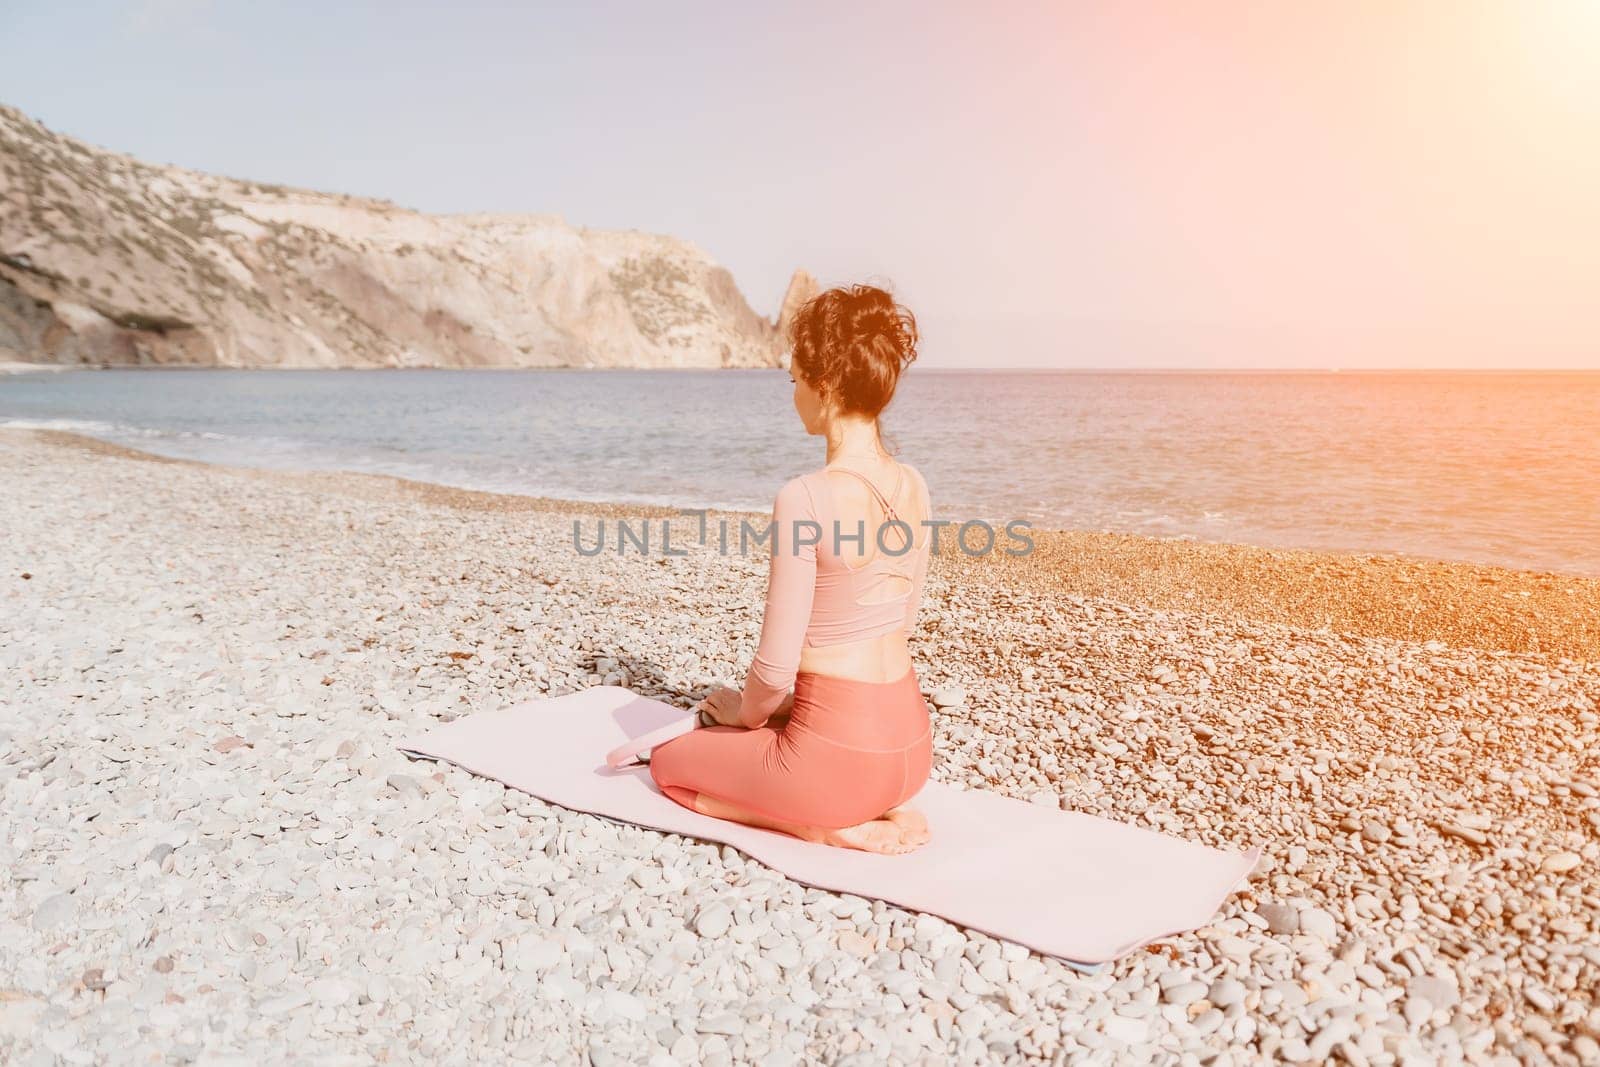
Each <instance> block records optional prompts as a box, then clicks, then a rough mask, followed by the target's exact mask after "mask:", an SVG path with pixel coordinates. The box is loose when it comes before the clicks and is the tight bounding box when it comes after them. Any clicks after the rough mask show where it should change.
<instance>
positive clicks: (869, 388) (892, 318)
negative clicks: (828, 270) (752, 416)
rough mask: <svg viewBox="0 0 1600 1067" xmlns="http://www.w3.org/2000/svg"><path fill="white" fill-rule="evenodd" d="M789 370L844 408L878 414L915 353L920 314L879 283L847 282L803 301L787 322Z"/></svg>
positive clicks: (844, 411)
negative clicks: (790, 355)
mask: <svg viewBox="0 0 1600 1067" xmlns="http://www.w3.org/2000/svg"><path fill="white" fill-rule="evenodd" d="M789 334H790V336H789V340H790V341H791V343H792V344H793V345H794V356H793V358H792V359H791V360H790V363H789V368H790V370H791V371H796V372H798V373H799V375H800V377H801V378H803V379H804V380H805V381H806V382H807V383H808V384H810V385H811V387H812V388H814V389H816V390H817V391H818V392H820V393H821V394H822V396H823V397H824V398H825V399H826V400H829V401H831V402H832V403H833V404H834V405H836V407H837V409H838V410H839V411H840V412H843V413H847V414H859V415H866V416H868V417H871V418H876V417H877V416H878V413H879V412H881V411H882V410H883V409H884V408H886V407H888V406H889V401H890V400H892V399H893V398H894V390H895V386H896V385H898V384H899V382H900V372H901V371H902V370H904V369H905V368H906V367H907V366H909V365H910V364H911V361H912V360H914V359H916V358H917V339H918V335H917V320H916V317H915V316H914V315H912V314H911V312H910V311H909V310H908V309H906V308H905V307H904V306H902V305H900V304H897V303H895V301H894V297H892V296H890V295H889V293H888V292H887V291H885V290H883V289H880V288H878V287H877V286H875V285H845V286H840V287H838V288H836V289H829V290H827V291H825V292H822V293H818V294H817V295H816V296H814V297H812V298H811V299H810V300H808V301H806V302H805V303H804V304H803V305H801V307H800V310H799V311H797V312H796V313H795V316H794V319H793V320H792V322H791V323H790V327H789Z"/></svg>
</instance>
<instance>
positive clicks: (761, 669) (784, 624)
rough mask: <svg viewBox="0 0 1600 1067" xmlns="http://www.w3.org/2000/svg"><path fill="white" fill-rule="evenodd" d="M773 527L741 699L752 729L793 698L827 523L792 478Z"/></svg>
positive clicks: (742, 718) (775, 508) (777, 504)
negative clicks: (761, 609)
mask: <svg viewBox="0 0 1600 1067" xmlns="http://www.w3.org/2000/svg"><path fill="white" fill-rule="evenodd" d="M772 523H773V527H772V529H773V533H772V565H771V570H770V571H769V572H768V574H767V604H766V612H765V614H764V615H763V616H762V620H761V641H760V643H759V645H758V646H757V648H756V655H755V659H753V660H751V662H750V672H749V673H748V674H747V675H746V676H745V682H744V691H743V694H742V695H741V697H740V701H739V723H740V725H742V726H745V727H748V728H751V729H754V728H755V727H758V726H760V725H762V724H763V723H765V722H766V721H767V719H769V718H770V717H771V716H772V715H773V714H775V713H776V712H777V711H778V710H779V709H780V708H782V707H783V705H784V703H785V702H786V701H787V700H790V699H792V698H790V696H789V687H790V686H792V685H793V684H794V679H795V675H796V673H798V671H799V669H800V647H801V644H802V643H803V642H804V641H805V634H806V626H807V625H809V623H810V622H811V604H812V601H813V600H814V599H815V597H816V587H817V542H818V541H819V540H821V538H822V524H821V523H820V522H819V521H817V511H816V506H815V504H814V503H813V502H812V500H811V493H810V491H809V490H807V489H806V485H805V482H804V481H803V480H802V479H800V478H794V479H791V480H790V481H788V482H786V483H785V484H784V486H783V488H782V489H780V490H779V491H778V497H777V500H775V501H774V502H773V505H772Z"/></svg>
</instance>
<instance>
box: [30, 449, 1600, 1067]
mask: <svg viewBox="0 0 1600 1067" xmlns="http://www.w3.org/2000/svg"><path fill="white" fill-rule="evenodd" d="M0 479H3V485H4V490H3V491H0V518H3V530H4V533H3V536H0V620H3V621H0V929H3V931H4V936H3V937H0V1062H5V1063H14V1064H19V1065H29V1067H35V1065H37V1067H45V1065H54V1064H98V1063H108V1062H118V1063H130V1064H131V1063H140V1064H144V1063H153V1064H169V1063H185V1064H187V1063H194V1064H259V1063H308V1064H367V1063H374V1062H376V1063H413V1062H426V1063H439V1064H475V1063H528V1064H544V1063H559V1064H568V1063H579V1064H636V1063H638V1064H650V1065H651V1067H672V1065H680V1064H681V1065H691V1064H705V1065H716V1064H735V1063H760V1064H763V1065H780V1067H781V1065H788V1064H809V1063H838V1064H885V1063H888V1064H946V1063H974V1064H976V1063H993V1062H1004V1063H1050V1064H1060V1063H1091V1064H1121V1063H1165V1064H1182V1065H1201V1064H1216V1065H1225V1064H1246V1063H1265V1062H1290V1063H1325V1062H1342V1063H1349V1064H1356V1065H1363V1064H1372V1065H1389V1064H1405V1065H1412V1064H1419V1065H1420V1064H1434V1063H1473V1064H1496V1065H1498V1064H1506V1065H1511V1064H1543V1063H1552V1064H1592V1063H1597V1062H1600V579H1592V578H1583V577H1576V576H1572V575H1556V574H1541V573H1536V572H1530V571H1516V570H1507V569H1503V568H1495V567H1480V566H1475V565H1470V564H1463V563H1445V562H1436V561H1428V560H1420V559H1409V558H1401V557H1389V556H1363V555H1358V554H1332V553H1314V552H1302V551H1288V550H1269V549H1256V548H1248V547H1244V546H1237V545H1212V544H1204V543H1198V542H1185V541H1165V540H1155V539H1143V538H1136V537H1125V536H1118V535H1109V534H1089V533H1049V532H1045V531H1034V538H1035V542H1036V546H1037V547H1036V551H1035V552H1033V553H1031V554H1029V555H1027V556H1018V557H1003V556H985V557H966V556H962V555H960V554H952V555H941V556H938V557H936V558H935V559H934V560H933V565H932V569H931V571H930V574H929V577H928V580H927V586H926V589H925V593H924V599H923V603H922V607H921V612H920V615H919V633H918V634H917V636H916V637H915V638H914V639H913V641H912V654H913V657H914V660H915V663H916V669H917V672H918V676H919V678H920V680H921V682H922V684H923V687H924V690H925V694H926V695H927V697H928V698H929V700H930V702H931V704H932V705H933V707H934V709H935V711H934V730H935V750H934V768H933V777H934V778H935V779H937V780H940V781H942V782H946V783H950V784H952V785H957V786H960V787H964V788H974V789H986V790H993V791H998V792H1001V793H1004V794H1007V795H1010V796H1014V797H1017V798H1020V799H1023V800H1027V801H1031V802H1035V803H1040V804H1050V805H1057V806H1060V807H1061V808H1063V809H1068V810H1076V811H1084V812H1089V813H1093V814H1096V815H1100V816H1103V817H1106V818H1111V819H1116V820H1119V821H1122V822H1126V823H1130V824H1134V825H1138V826H1143V827H1146V828H1149V829H1154V830H1159V831H1161V832H1164V833H1168V834H1172V835H1174V836H1178V837H1182V838H1185V839H1189V840H1194V841H1199V842H1202V843H1205V844H1208V845H1212V846H1214V847H1218V848H1224V849H1229V850H1242V849H1246V848H1249V847H1251V846H1253V845H1256V844H1261V845H1263V846H1264V849H1265V852H1264V855H1263V858H1262V862H1261V864H1260V865H1259V866H1258V867H1257V869H1256V870H1255V871H1254V872H1252V874H1251V876H1250V878H1249V879H1248V881H1247V883H1246V884H1245V885H1244V886H1243V887H1242V888H1241V889H1240V890H1239V891H1238V892H1236V893H1235V894H1233V895H1232V896H1230V897H1229V898H1228V899H1227V900H1226V901H1225V902H1224V903H1223V905H1222V907H1221V908H1220V909H1219V911H1218V913H1217V914H1216V916H1215V917H1214V919H1213V921H1212V922H1211V923H1209V924H1208V925H1206V926H1204V927H1201V928H1199V929H1197V930H1195V931H1192V932H1190V933H1186V934H1182V935H1179V936H1174V937H1171V938H1166V939H1163V940H1161V941H1159V942H1157V943H1156V944H1154V945H1150V946H1147V947H1146V949H1143V950H1140V951H1138V952H1136V953H1134V954H1132V955H1130V956H1128V957H1125V958H1123V959H1122V960H1119V961H1117V962H1116V963H1115V964H1113V965H1112V966H1111V967H1109V968H1108V969H1107V970H1106V971H1105V972H1104V973H1102V974H1098V975H1084V974H1081V973H1079V972H1077V971H1075V970H1073V969H1072V968H1070V967H1067V966H1066V965H1064V964H1063V963H1061V962H1060V961H1058V960H1055V959H1052V958H1049V957H1043V956H1040V955H1039V954H1037V953H1034V952H1031V951H1029V950H1028V949H1026V948H1024V947H1022V946H1020V945H1016V944H1012V943H1008V942H1005V941H1002V940H998V939H995V938H992V937H989V936H987V935H984V934H981V933H978V932H975V931H968V930H966V929H964V928H961V927H959V926H956V925H954V924H952V923H950V922H947V921H945V920H942V919H940V918H937V917H935V916H930V915H925V914H919V913H916V912H911V911H907V910H904V909H901V908H898V907H895V906H891V905H887V904H884V903H883V902H881V901H875V900H869V899H864V898H860V897H855V896H851V895H849V894H839V893H832V892H826V891H822V890H815V889H810V888H807V887H804V886H801V885H799V884H797V883H795V882H792V881H790V880H789V879H787V878H785V877H783V876H782V875H780V874H778V873H777V872H775V871H772V870H771V869H769V868H766V867H764V866H763V865H762V864H760V863H758V862H757V861H755V860H753V859H750V858H748V857H746V856H744V855H743V854H741V853H739V852H737V851H736V850H734V849H732V848H730V847H727V846H719V845H714V844H711V843H707V842H703V841H699V840H695V839H689V838H685V837H682V836H679V835H675V834H663V833H660V832H657V831H655V830H649V829H645V828H642V827H637V826H632V825H627V824H620V823H617V822H613V821H611V820H608V819H605V818H602V817H598V816H592V815H588V814H582V813H576V812H572V811H567V810H564V809H561V808H559V807H557V806H555V805H552V804H548V803H545V802H544V801H541V800H539V799H538V798H535V797H532V796H528V795H526V794H521V793H518V792H516V791H512V790H507V789H505V788H504V787H502V786H500V785H499V784H497V783H494V782H491V781H487V780H484V779H479V778H476V777H474V776H472V775H470V774H467V773H466V772H464V771H461V770H459V769H456V768H453V767H449V766H441V765H436V764H433V763H429V762H419V761H413V760H410V759H408V758H407V757H405V756H404V755H402V754H401V753H400V752H399V751H398V750H397V749H396V742H397V741H398V740H399V739H400V738H402V737H405V736H411V735H415V734H417V733H419V732H421V731H423V730H425V729H427V728H428V727H430V726H432V725H434V724H436V723H438V722H442V721H449V720H451V719H454V718H456V717H459V716H463V715H467V714H471V713H473V712H475V711H484V710H492V709H495V708H498V707H503V706H505V705H508V704H512V703H517V702H520V701H526V700H532V699H537V698H540V697H542V696H550V695H558V694H562V693H567V692H572V691H575V690H578V689H582V688H586V687H588V686H592V685H599V684H611V685H623V686H626V687H628V688H630V689H633V690H635V691H636V692H638V693H640V694H642V695H645V696H651V697H656V698H658V699H661V700H666V701H669V702H672V703H676V704H679V705H680V706H682V707H684V708H688V707H690V706H691V705H692V704H694V702H695V701H696V700H697V699H698V698H699V696H700V695H702V694H703V693H704V692H705V691H706V690H707V689H709V688H710V687H712V686H715V685H737V684H739V681H740V679H742V676H743V672H744V669H745V668H746V667H747V666H748V664H749V660H750V656H751V654H752V653H753V651H754V648H755V643H756V638H757V636H758V634H759V627H760V623H761V619H760V616H759V611H760V608H761V603H762V598H763V594H764V591H765V580H766V559H765V556H764V554H763V553H761V552H757V553H753V554H751V555H748V556H741V555H738V554H728V555H724V554H720V553H718V552H717V551H715V549H714V546H707V547H706V548H698V547H696V546H695V545H694V544H693V542H692V536H691V535H692V532H693V531H694V530H695V528H696V522H695V520H693V519H691V518H686V517H682V516H678V515H677V513H676V512H675V511H673V510H669V509H652V508H648V507H638V506H626V507H624V506H607V505H597V504H589V503H574V502H566V501H556V500H546V499H537V498H529V497H510V496H495V495H491V494H485V493H473V492H466V491H460V490H451V489H447V488H443V487H439V486H431V485H426V484H422V483H416V482H405V481H402V480H399V479H394V478H388V477H380V476H368V475H353V474H338V473H328V472H322V473H288V472H266V471H258V470H246V469H242V468H230V467H220V466H211V465H206V464H201V463H196V462H191V461H186V460H172V459H164V458H161V457H156V456H152V455H148V454H143V453H138V452H133V451H130V450H128V449H124V448H121V447H118V446H114V445H108V444H104V443H101V442H98V441H94V440H92V439H89V438H84V437H77V436H74V435H70V434H64V433H58V432H52V431H42V430H7V431H0ZM930 488H931V489H932V492H933V496H934V503H935V509H936V510H937V508H938V491H939V490H938V486H937V485H936V484H934V485H931V486H930ZM723 514H726V515H727V516H728V517H730V518H731V519H732V521H733V522H735V523H737V521H738V519H739V518H751V519H756V520H759V519H761V518H762V517H761V516H753V515H748V514H746V515H741V514H739V513H717V514H714V515H713V516H712V521H713V522H714V521H716V520H717V519H718V518H719V517H722V515H723ZM674 516H677V517H674ZM941 517H950V518H957V519H959V517H958V516H941ZM621 518H626V519H629V520H632V521H635V522H637V521H638V520H640V519H642V518H648V519H650V520H651V521H652V522H654V523H659V522H661V521H663V520H666V519H668V518H671V520H672V525H673V543H674V546H675V547H681V548H686V549H688V550H689V551H688V554H687V555H684V556H674V557H665V556H661V555H659V554H654V553H652V554H650V555H640V554H638V553H636V552H630V553H621V554H619V553H617V552H615V551H611V552H604V553H601V554H599V555H595V556H584V555H580V554H579V552H577V551H576V550H575V549H574V545H573V539H574V532H573V531H574V523H575V522H577V523H579V524H581V528H582V530H583V540H584V542H585V543H590V542H592V539H593V532H594V530H595V528H596V523H597V521H598V520H602V519H608V520H615V519H621ZM933 832H934V833H937V827H934V828H933Z"/></svg>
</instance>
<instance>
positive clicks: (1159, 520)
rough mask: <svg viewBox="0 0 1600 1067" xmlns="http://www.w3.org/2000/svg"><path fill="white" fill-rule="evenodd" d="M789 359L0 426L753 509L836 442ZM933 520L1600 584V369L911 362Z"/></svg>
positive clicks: (310, 393) (152, 390) (385, 384)
mask: <svg viewBox="0 0 1600 1067" xmlns="http://www.w3.org/2000/svg"><path fill="white" fill-rule="evenodd" d="M792 389H793V387H792V386H791V385H790V382H789V377H788V373H787V372H786V371H784V370H779V369H774V370H740V371H710V370H708V371H694V370H661V371H652V370H460V371H454V370H335V371H292V370H212V369H137V370H81V371H80V370H74V371H64V372H59V373H49V374H43V373H38V374H34V373H28V374H16V375H7V376H0V425H10V426H22V427H37V428H50V429H59V430H69V431H73V432H76V433H81V434H87V435H89V436H92V437H97V438H101V439H104V440H106V441H112V442H116V443H119V444H124V445H129V446H132V447H135V448H140V449H144V450H146V451H149V452H155V453H159V454H161V455H167V456H181V457H187V458H191V459H198V460H205V461H209V462H214V463H223V464H231V465H239V466H249V467H266V468H284V469H302V470H305V469H317V470H348V471H361V472H368V473H379V474H393V475H400V476H403V477H406V478H413V479H419V480H423V481H429V482H437V483H441V484H445V485H452V486H459V487H463V488H469V489H483V490H491V491H495V492H506V493H523V494H532V495H539V496H550V497H558V498H564V499H572V500H602V501H616V502H646V503H652V504H666V505H669V506H680V507H685V508H692V507H710V508H737V509H748V510H754V511H766V510H768V509H769V508H770V507H771V503H772V498H773V494H774V493H775V492H776V490H777V488H778V486H780V485H781V484H782V483H783V482H784V481H785V480H786V479H788V478H790V477H791V476H793V475H795V474H799V473H802V472H804V471H808V470H812V469H815V468H816V467H818V466H821V465H822V463H823V460H824V444H823V440H822V438H820V437H815V436H808V435H807V434H806V432H805V429H804V427H803V425H802V424H801V422H800V419H799V416H798V415H797V414H796V412H795V409H794V406H793V398H792ZM881 425H882V428H883V431H884V440H885V443H886V446H887V447H888V448H889V449H890V451H891V452H893V453H894V454H896V455H898V456H900V457H901V458H903V459H905V460H908V461H909V462H911V463H913V464H914V465H916V466H917V467H918V468H919V469H920V470H921V471H922V472H923V474H924V476H925V477H926V479H927V481H928V484H929V489H930V492H931V494H932V496H933V502H934V510H935V517H937V518H940V519H948V520H951V521H953V522H957V523H963V522H968V521H973V520H977V521H982V522H986V523H989V524H990V525H992V526H993V527H994V528H995V529H996V530H997V531H999V532H1000V535H1001V537H1002V538H1003V537H1004V527H1005V526H1006V524H1007V523H1010V522H1012V521H1016V520H1020V521H1021V522H1025V523H1027V524H1029V525H1030V526H1031V527H1032V528H1035V529H1046V528H1049V529H1072V530H1097V531H1114V532H1119V533H1131V534H1141V535H1146V536H1153V537H1163V538H1181V539H1188V540H1196V541H1221V542H1236V543H1244V544H1251V545H1263V546H1270V547H1284V548H1313V549H1328V550H1335V551H1346V552H1358V553H1379V554H1399V555H1406V556H1413V557H1422V558H1427V559H1446V560H1467V561H1473V562H1481V563H1494V564H1500V565H1503V566H1508V567H1516V568H1525V569H1533V570H1542V571H1553V572H1558V573H1567V574H1579V575H1588V576H1600V372H1595V373H1590V372H1556V371H1552V372H1455V371H1440V372H1420V371H1419V372H1400V371H1396V372H1305V373H1298V372H1284V373H1277V372H1257V371H1239V372H1098V371H1095V372H1088V371H1054V370H1045V371H1028V370H1016V371H983V370H965V369H963V370H953V369H951V370H946V369H939V368H919V367H913V368H912V369H911V370H909V371H908V372H907V373H906V374H905V376H904V377H903V378H902V381H901V385H900V389H899V391H898V393H897V395H896V397H895V400H894V403H893V404H892V405H891V406H890V408H889V409H888V410H887V411H885V412H884V414H883V417H882V421H881Z"/></svg>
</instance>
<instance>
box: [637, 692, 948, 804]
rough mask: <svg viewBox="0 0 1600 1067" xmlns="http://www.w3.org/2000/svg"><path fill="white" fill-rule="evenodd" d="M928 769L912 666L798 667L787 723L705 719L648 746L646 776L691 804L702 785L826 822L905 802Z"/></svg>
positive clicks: (928, 729) (723, 796)
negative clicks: (818, 670)
mask: <svg viewBox="0 0 1600 1067" xmlns="http://www.w3.org/2000/svg"><path fill="white" fill-rule="evenodd" d="M932 769H933V729H932V723H931V721H930V719H929V717H928V705H927V702H926V701H924V700H923V699H922V692H921V688H920V687H919V686H918V684H917V675H916V670H915V669H914V668H907V669H906V673H905V675H904V676H903V677H901V678H900V680H899V681H895V682H862V681H857V680H855V679H853V678H835V677H833V676H831V675H826V674H813V673H810V672H807V671H802V672H800V673H799V674H797V675H796V676H795V681H794V709H793V711H791V712H790V714H789V719H788V721H787V722H784V723H783V724H782V725H781V726H760V727H757V728H756V729H754V730H746V729H744V728H742V727H738V726H720V725H719V726H702V727H699V728H697V729H694V730H690V731H689V732H688V733H686V734H683V735H682V736H680V737H675V738H673V739H672V740H671V741H668V742H667V743H665V744H663V745H657V746H656V747H655V748H654V749H652V750H651V752H650V777H651V778H653V779H655V783H656V785H657V786H658V787H659V788H660V789H661V791H662V792H663V793H665V794H666V795H667V796H669V797H671V798H672V799H673V800H675V801H677V802H678V803H679V804H682V805H683V806H684V807H686V808H689V809H691V810H693V809H694V801H695V794H697V793H705V794H707V795H709V796H712V797H716V798H717V799H720V800H725V801H728V802H730V803H732V804H736V805H738V806H739V807H741V808H744V809H746V810H748V811H752V812H755V813H756V814H758V815H765V816H766V817H767V818H769V819H775V820H777V821H779V822H786V823H795V824H799V825H802V826H820V827H823V828H825V829H839V828H841V827H845V826H854V825H856V824H857V823H862V822H867V821H868V820H871V819H876V818H879V817H880V816H882V815H883V813H884V812H886V811H888V810H889V809H890V808H893V807H898V806H899V805H901V804H904V803H905V802H906V801H907V800H910V799H911V797H913V796H915V795H916V793H917V791H918V790H920V789H921V788H922V787H923V785H924V784H925V783H926V782H927V780H928V774H929V772H930V771H931V770H932Z"/></svg>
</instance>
